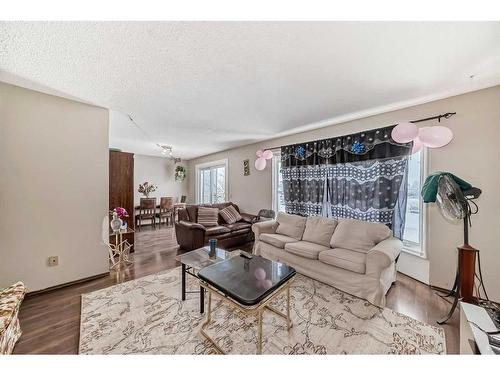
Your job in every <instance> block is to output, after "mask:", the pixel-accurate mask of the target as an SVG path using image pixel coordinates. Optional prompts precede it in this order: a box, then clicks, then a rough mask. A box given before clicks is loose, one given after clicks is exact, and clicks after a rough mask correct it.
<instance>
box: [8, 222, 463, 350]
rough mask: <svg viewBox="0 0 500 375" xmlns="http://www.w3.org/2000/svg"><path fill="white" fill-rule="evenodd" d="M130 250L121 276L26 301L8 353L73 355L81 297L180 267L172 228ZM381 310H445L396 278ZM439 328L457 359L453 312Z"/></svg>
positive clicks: (148, 233)
mask: <svg viewBox="0 0 500 375" xmlns="http://www.w3.org/2000/svg"><path fill="white" fill-rule="evenodd" d="M250 245H251V244H249V245H247V246H245V247H244V249H245V250H250V249H251V246H250ZM135 246H136V251H135V253H134V261H135V263H134V264H133V266H131V267H129V269H128V270H127V271H124V272H120V273H115V272H112V273H111V274H110V275H109V276H105V277H102V278H99V279H96V280H91V281H85V282H82V283H79V284H75V285H70V286H66V287H63V288H61V289H57V290H53V291H48V292H44V293H40V294H35V295H31V296H27V297H26V299H25V301H24V302H23V304H22V305H21V310H20V312H19V317H20V322H21V328H22V330H23V335H22V336H21V338H20V340H19V342H18V343H17V345H16V347H15V350H14V353H15V354H76V353H77V352H78V339H79V330H80V328H79V327H80V295H81V294H82V293H89V292H92V291H95V290H98V289H102V288H106V287H108V286H111V285H114V284H116V283H119V282H123V281H126V280H132V279H136V278H139V277H142V276H146V275H149V274H153V273H155V272H159V271H163V270H166V269H170V268H173V267H177V266H179V265H180V264H179V263H178V262H177V261H176V260H175V257H176V255H177V254H178V253H179V252H180V250H179V247H178V245H177V241H176V239H175V233H174V231H173V230H172V228H162V229H159V230H151V229H143V230H142V231H141V232H137V233H136V239H135ZM240 248H241V247H240ZM387 307H388V308H391V309H393V310H396V311H398V312H401V313H403V314H406V315H408V316H411V317H412V318H415V319H418V320H420V321H423V322H427V323H429V324H432V325H436V320H437V319H438V318H439V317H441V316H443V315H445V313H446V312H447V310H448V309H449V304H447V303H446V302H444V301H443V300H442V299H441V298H439V297H438V296H436V294H435V293H434V291H433V290H432V289H431V288H430V287H428V286H427V285H425V284H422V283H420V282H418V281H416V280H414V279H412V278H410V277H408V276H405V275H402V274H399V275H398V281H397V282H396V283H395V285H393V286H392V288H391V289H390V290H389V293H388V295H387ZM443 328H444V330H445V334H446V345H447V351H448V353H450V354H452V353H458V352H459V315H458V313H457V312H455V315H454V317H453V318H452V319H451V321H450V322H449V324H446V325H444V326H443Z"/></svg>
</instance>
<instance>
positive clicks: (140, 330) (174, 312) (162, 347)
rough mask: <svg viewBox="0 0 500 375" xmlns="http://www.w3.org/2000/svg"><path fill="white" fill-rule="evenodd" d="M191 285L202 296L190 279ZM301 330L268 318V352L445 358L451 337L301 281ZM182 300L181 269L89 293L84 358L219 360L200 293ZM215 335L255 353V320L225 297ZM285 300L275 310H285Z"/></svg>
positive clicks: (295, 306)
mask: <svg viewBox="0 0 500 375" xmlns="http://www.w3.org/2000/svg"><path fill="white" fill-rule="evenodd" d="M188 287H189V289H191V290H198V283H197V280H196V279H194V278H192V277H190V276H188ZM291 296H292V301H291V305H292V313H291V317H292V321H293V327H292V329H291V330H290V332H288V331H287V330H286V322H285V321H284V320H283V319H282V318H280V317H278V316H276V315H275V314H273V313H271V312H269V311H268V312H264V326H263V340H264V341H263V353H264V354H444V353H446V346H445V345H446V344H445V338H444V331H443V330H442V329H441V328H438V327H434V326H431V325H428V324H425V323H422V322H419V321H417V320H415V319H412V318H410V317H408V316H405V315H403V314H399V313H397V312H395V311H392V310H390V309H387V308H384V309H381V308H378V307H375V306H373V305H371V304H369V303H368V302H366V301H364V300H362V299H359V298H357V297H353V296H351V295H349V294H346V293H343V292H341V291H339V290H337V289H335V288H332V287H331V286H328V285H326V284H323V283H320V282H318V281H314V280H312V279H310V278H308V277H305V276H302V275H297V277H296V279H295V281H294V283H293V285H292V286H291ZM187 298H188V299H187V300H186V301H184V302H183V301H181V269H180V267H178V268H175V269H172V270H169V271H165V272H161V273H158V274H154V275H150V276H146V277H143V278H141V279H137V280H133V281H129V282H126V283H123V284H119V285H116V286H112V287H109V288H106V289H102V290H99V291H96V292H93V293H89V294H84V295H82V313H81V326H80V349H79V352H80V354H139V353H142V354H214V353H215V350H214V348H213V347H212V346H211V344H210V343H209V342H208V341H207V340H204V339H202V338H201V336H200V335H199V334H198V332H199V328H200V325H201V324H202V322H203V318H204V317H203V316H201V315H200V313H199V299H198V294H197V293H192V294H187ZM213 305H214V307H215V309H216V310H215V312H214V313H212V323H211V324H210V326H209V327H208V332H209V333H210V335H211V336H212V337H213V338H216V342H217V343H218V344H219V345H220V346H221V347H222V348H223V349H224V350H225V351H226V352H228V353H231V354H254V353H255V352H256V342H257V337H256V336H257V330H256V325H255V318H254V317H247V316H245V315H244V314H242V313H240V312H238V311H236V310H232V309H231V308H229V307H228V305H227V304H226V303H223V301H221V300H219V299H215V300H214V301H213ZM285 306H286V305H285V295H284V294H283V296H282V297H280V298H279V299H277V300H276V303H275V304H274V307H275V308H277V309H279V310H280V311H285Z"/></svg>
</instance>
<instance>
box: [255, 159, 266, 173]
mask: <svg viewBox="0 0 500 375" xmlns="http://www.w3.org/2000/svg"><path fill="white" fill-rule="evenodd" d="M265 167H266V159H264V158H258V159H257V160H255V169H257V170H258V171H262V170H263V169H264V168H265Z"/></svg>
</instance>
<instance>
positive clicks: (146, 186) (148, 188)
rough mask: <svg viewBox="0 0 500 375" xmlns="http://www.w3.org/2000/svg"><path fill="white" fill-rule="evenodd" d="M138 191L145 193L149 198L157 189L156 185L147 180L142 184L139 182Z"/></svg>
mask: <svg viewBox="0 0 500 375" xmlns="http://www.w3.org/2000/svg"><path fill="white" fill-rule="evenodd" d="M137 191H138V192H139V193H141V194H142V195H144V196H145V197H146V198H149V194H151V193H153V192H154V191H156V185H153V184H150V183H149V182H147V181H146V182H144V183H142V184H139V189H137Z"/></svg>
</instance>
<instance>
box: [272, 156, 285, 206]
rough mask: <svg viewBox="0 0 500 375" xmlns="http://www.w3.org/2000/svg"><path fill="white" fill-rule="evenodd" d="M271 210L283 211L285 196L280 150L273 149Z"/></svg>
mask: <svg viewBox="0 0 500 375" xmlns="http://www.w3.org/2000/svg"><path fill="white" fill-rule="evenodd" d="M273 210H274V212H276V213H278V212H285V196H284V195H283V179H282V176H281V151H280V150H274V151H273Z"/></svg>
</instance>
